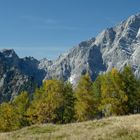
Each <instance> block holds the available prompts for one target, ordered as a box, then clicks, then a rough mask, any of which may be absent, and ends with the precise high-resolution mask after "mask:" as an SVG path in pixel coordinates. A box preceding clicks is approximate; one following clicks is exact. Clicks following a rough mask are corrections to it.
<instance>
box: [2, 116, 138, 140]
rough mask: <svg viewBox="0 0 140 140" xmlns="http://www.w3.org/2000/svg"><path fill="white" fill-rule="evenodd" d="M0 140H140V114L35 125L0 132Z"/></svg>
mask: <svg viewBox="0 0 140 140" xmlns="http://www.w3.org/2000/svg"><path fill="white" fill-rule="evenodd" d="M0 140H140V115H131V116H121V117H110V118H106V119H102V120H94V121H87V122H82V123H71V124H66V125H53V124H44V125H34V126H30V127H26V128H23V129H21V130H17V131H14V132H10V133H0Z"/></svg>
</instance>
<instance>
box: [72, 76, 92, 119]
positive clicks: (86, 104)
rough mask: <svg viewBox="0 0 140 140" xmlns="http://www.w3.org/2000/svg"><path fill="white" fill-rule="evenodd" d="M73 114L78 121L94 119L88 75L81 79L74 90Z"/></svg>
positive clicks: (90, 83) (90, 84) (90, 82)
mask: <svg viewBox="0 0 140 140" xmlns="http://www.w3.org/2000/svg"><path fill="white" fill-rule="evenodd" d="M75 97H76V101H75V114H76V119H77V120H78V121H85V120H89V119H93V118H94V114H95V104H94V103H95V100H94V98H93V97H94V93H93V92H92V81H91V79H90V76H89V74H86V75H84V76H82V77H81V79H80V81H79V83H78V85H77V88H76V89H75Z"/></svg>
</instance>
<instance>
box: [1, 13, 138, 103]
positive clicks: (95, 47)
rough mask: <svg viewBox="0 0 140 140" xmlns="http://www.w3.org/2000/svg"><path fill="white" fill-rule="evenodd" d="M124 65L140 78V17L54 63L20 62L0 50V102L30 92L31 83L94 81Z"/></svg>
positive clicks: (128, 21)
mask: <svg viewBox="0 0 140 140" xmlns="http://www.w3.org/2000/svg"><path fill="white" fill-rule="evenodd" d="M126 65H131V66H132V68H133V70H134V73H135V75H136V76H137V77H138V78H140V14H136V15H133V16H131V17H129V18H128V19H127V20H125V21H123V22H121V23H120V24H118V25H117V26H114V27H112V28H107V29H106V30H104V31H102V32H101V33H100V34H99V35H98V36H97V37H96V38H91V39H89V40H87V41H83V42H81V43H79V44H78V45H77V46H75V47H73V48H72V49H71V50H69V52H67V53H65V54H62V55H60V56H59V57H58V59H56V60H54V61H50V60H48V59H42V60H40V61H38V60H36V59H34V58H32V57H26V58H23V59H20V58H19V57H18V56H17V55H16V53H15V52H14V50H2V51H0V68H1V69H0V97H1V98H0V99H1V100H0V101H2V100H5V99H8V100H10V99H11V98H13V96H15V95H17V94H18V93H19V91H22V90H23V89H24V90H26V89H27V90H28V91H29V92H32V91H33V89H34V88H33V85H32V84H31V83H32V82H33V81H34V82H35V83H36V84H37V85H38V86H39V85H41V83H42V81H43V80H46V79H50V78H58V79H64V80H65V81H67V80H68V81H70V82H71V83H72V84H74V85H75V84H76V83H77V81H78V80H79V78H80V76H81V75H82V74H85V73H86V72H89V73H90V76H91V78H92V79H93V80H94V79H95V78H96V77H97V76H98V75H99V74H100V73H104V72H107V71H110V70H111V69H112V68H113V67H115V68H117V69H118V70H122V69H123V68H124V66H126ZM9 75H10V76H9ZM29 83H30V84H29ZM27 85H28V86H27ZM23 87H24V88H23Z"/></svg>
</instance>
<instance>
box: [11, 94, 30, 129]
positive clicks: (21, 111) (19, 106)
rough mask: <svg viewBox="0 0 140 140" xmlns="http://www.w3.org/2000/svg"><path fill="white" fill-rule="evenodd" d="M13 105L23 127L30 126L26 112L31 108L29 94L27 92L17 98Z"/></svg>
mask: <svg viewBox="0 0 140 140" xmlns="http://www.w3.org/2000/svg"><path fill="white" fill-rule="evenodd" d="M11 104H12V105H13V107H14V109H15V112H16V113H17V115H18V116H19V118H20V120H19V121H20V124H21V126H22V127H23V126H26V125H28V121H27V118H26V111H27V109H28V107H29V94H28V93H27V92H21V93H20V94H19V95H18V96H16V97H15V98H14V99H13V100H12V102H11Z"/></svg>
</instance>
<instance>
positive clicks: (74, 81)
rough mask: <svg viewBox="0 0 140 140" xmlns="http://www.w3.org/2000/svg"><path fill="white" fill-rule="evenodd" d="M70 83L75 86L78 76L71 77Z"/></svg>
mask: <svg viewBox="0 0 140 140" xmlns="http://www.w3.org/2000/svg"><path fill="white" fill-rule="evenodd" d="M68 81H69V82H70V83H71V84H73V85H75V83H76V74H73V75H71V76H70V78H69V80H68Z"/></svg>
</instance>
